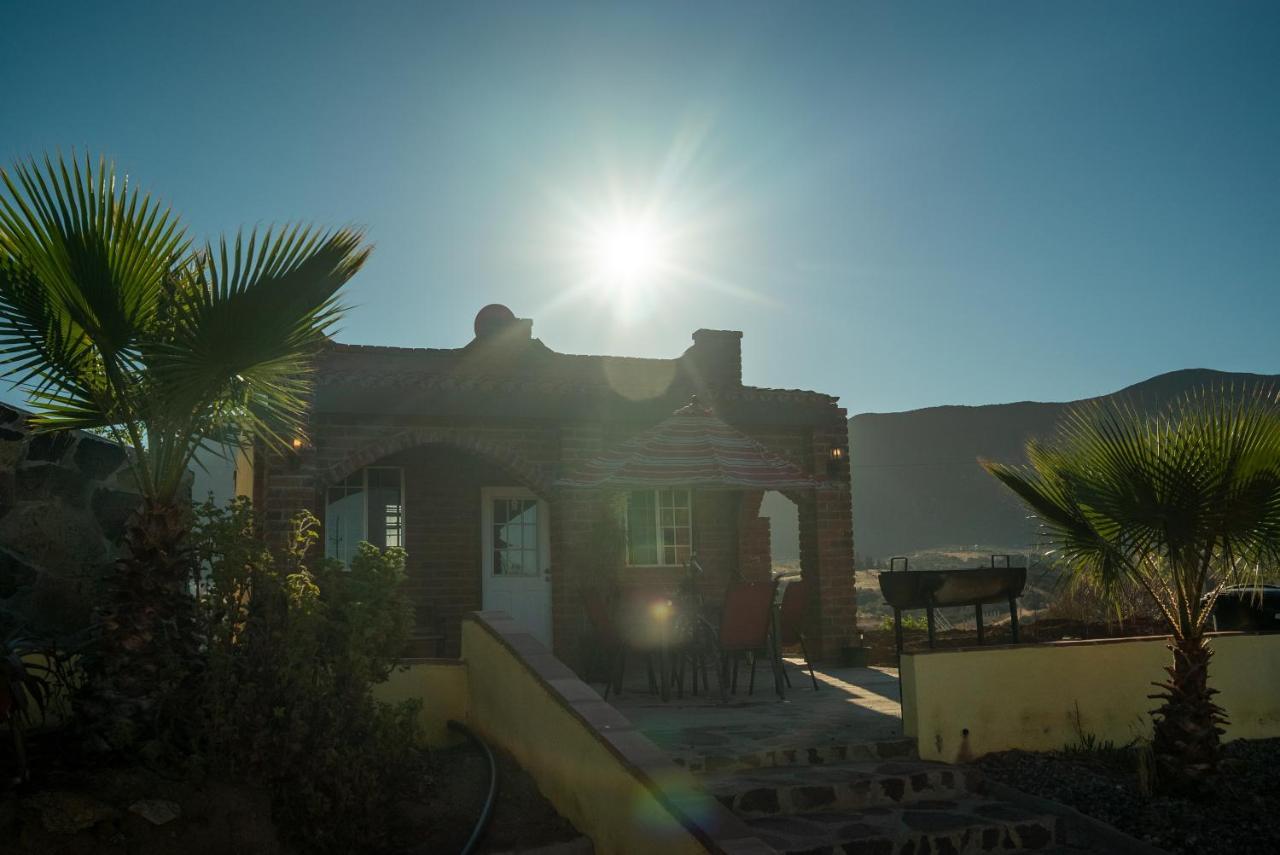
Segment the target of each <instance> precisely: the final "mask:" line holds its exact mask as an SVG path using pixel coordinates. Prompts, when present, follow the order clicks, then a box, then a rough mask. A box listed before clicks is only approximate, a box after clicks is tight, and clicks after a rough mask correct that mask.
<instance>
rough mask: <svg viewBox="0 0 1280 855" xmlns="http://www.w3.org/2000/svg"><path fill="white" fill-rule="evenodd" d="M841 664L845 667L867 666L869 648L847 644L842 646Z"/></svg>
mask: <svg viewBox="0 0 1280 855" xmlns="http://www.w3.org/2000/svg"><path fill="white" fill-rule="evenodd" d="M840 665H841V666H842V667H844V668H866V667H867V648H865V647H862V646H861V645H859V646H857V647H853V646H847V647H841V648H840Z"/></svg>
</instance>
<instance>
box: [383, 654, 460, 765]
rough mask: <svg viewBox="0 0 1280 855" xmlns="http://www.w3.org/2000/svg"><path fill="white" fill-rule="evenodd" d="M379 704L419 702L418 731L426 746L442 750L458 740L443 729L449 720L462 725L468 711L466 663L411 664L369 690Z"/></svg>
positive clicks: (438, 660)
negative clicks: (412, 700)
mask: <svg viewBox="0 0 1280 855" xmlns="http://www.w3.org/2000/svg"><path fill="white" fill-rule="evenodd" d="M373 695H374V697H375V698H377V699H378V700H380V701H385V702H387V703H396V702H398V701H404V700H411V699H417V700H421V701H422V712H421V720H422V728H423V733H424V735H425V737H426V741H427V744H428V745H433V746H444V745H449V744H452V743H454V742H457V741H458V740H459V739H461V738H462V737H460V736H459V735H458V734H456V733H453V732H452V731H450V730H449V729H448V727H447V726H446V722H448V721H449V719H453V720H455V721H461V722H465V721H466V720H467V710H468V709H469V708H470V694H469V689H468V686H467V666H466V663H464V662H462V661H460V660H457V659H425V660H414V661H410V662H408V663H406V664H405V665H404V666H403V667H400V668H397V669H396V670H394V671H392V672H391V676H389V677H388V678H387V680H386V682H383V683H379V684H378V685H376V686H374V687H373Z"/></svg>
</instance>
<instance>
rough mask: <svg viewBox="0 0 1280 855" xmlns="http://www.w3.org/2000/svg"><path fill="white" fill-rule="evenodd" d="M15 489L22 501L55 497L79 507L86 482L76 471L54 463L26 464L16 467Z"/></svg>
mask: <svg viewBox="0 0 1280 855" xmlns="http://www.w3.org/2000/svg"><path fill="white" fill-rule="evenodd" d="M15 474H16V481H15V490H16V494H17V495H18V496H21V497H22V499H23V501H30V500H32V499H56V500H58V501H61V502H66V503H67V504H68V505H74V506H76V507H79V506H80V505H82V504H84V498H85V493H86V492H87V491H88V483H87V482H86V481H85V479H84V478H83V477H82V476H81V475H80V474H79V473H78V472H75V471H73V470H71V469H66V468H64V467H62V466H59V465H58V464H56V463H36V464H27V465H25V466H21V467H19V468H18V471H17V472H16V473H15Z"/></svg>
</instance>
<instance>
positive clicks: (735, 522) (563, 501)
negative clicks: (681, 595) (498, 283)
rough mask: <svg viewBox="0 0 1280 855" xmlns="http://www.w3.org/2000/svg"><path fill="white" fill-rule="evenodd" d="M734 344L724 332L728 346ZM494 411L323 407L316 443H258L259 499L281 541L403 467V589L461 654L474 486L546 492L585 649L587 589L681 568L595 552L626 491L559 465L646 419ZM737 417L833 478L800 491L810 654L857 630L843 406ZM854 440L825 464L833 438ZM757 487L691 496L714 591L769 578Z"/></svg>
mask: <svg viewBox="0 0 1280 855" xmlns="http://www.w3.org/2000/svg"><path fill="white" fill-rule="evenodd" d="M728 344H729V343H726V346H727V345H728ZM598 415H599V414H593V417H591V418H582V419H579V420H568V419H565V420H562V421H551V420H545V419H543V420H520V419H517V418H509V419H498V418H486V419H477V420H472V421H467V420H461V419H451V420H444V419H431V418H422V417H417V418H411V417H404V416H391V415H389V414H386V413H354V414H352V413H332V412H326V413H321V414H318V415H316V416H315V417H313V422H312V424H311V425H310V437H311V442H310V444H309V445H308V446H307V447H305V448H304V449H302V450H301V451H299V452H296V453H289V454H283V455H282V454H269V455H263V454H261V453H259V455H258V456H257V461H258V464H259V465H257V466H255V468H254V482H255V489H254V500H255V503H256V504H258V506H259V508H260V509H261V511H262V513H263V517H264V519H265V522H266V525H267V529H268V535H269V536H270V537H271V538H272V539H273V540H275V541H276V542H278V541H279V539H280V537H281V534H282V532H283V530H284V522H285V521H286V520H287V519H288V517H289V516H291V515H292V514H293V513H294V512H295V511H296V510H297V509H299V508H303V507H305V508H309V509H311V510H312V511H313V512H314V513H315V514H316V515H317V516H318V517H321V518H323V496H324V488H325V486H326V485H328V484H332V483H334V482H337V481H340V480H341V479H343V478H344V477H346V475H348V474H350V473H351V472H353V471H356V470H358V469H359V468H361V467H363V466H368V465H374V464H378V465H402V466H404V467H405V469H406V473H405V474H406V490H407V493H408V495H407V496H406V519H407V522H406V524H407V529H408V531H407V543H406V546H407V549H408V552H409V555H410V559H409V568H408V571H409V580H408V582H407V585H408V590H409V591H410V592H411V594H412V596H413V597H414V598H415V600H416V601H417V602H418V604H419V612H420V614H421V615H423V620H424V622H425V621H431V622H433V623H434V625H435V627H436V628H438V629H439V630H440V631H441V632H442V633H443V635H444V644H443V652H444V653H445V654H446V655H455V654H456V652H457V649H458V643H459V642H458V639H459V635H458V625H459V621H460V620H461V618H462V616H463V615H464V614H465V613H466V612H468V611H470V610H474V609H478V608H481V607H482V605H483V604H482V602H481V578H480V574H481V563H480V531H479V510H480V489H481V488H482V487H484V486H503V485H513V484H519V485H522V486H526V487H529V488H530V489H532V490H533V491H534V492H535V493H537V494H538V495H540V496H542V497H543V498H545V499H547V500H548V501H549V502H550V509H551V578H552V607H551V608H552V624H553V632H554V636H555V639H554V647H555V651H556V653H557V655H559V656H561V657H562V658H564V659H566V660H567V661H569V662H571V663H579V662H581V639H582V637H583V634H584V632H585V630H586V627H587V622H586V618H585V615H584V609H583V593H584V591H585V590H587V589H589V588H592V587H603V586H608V585H611V584H613V583H614V581H615V580H616V582H617V583H618V584H621V585H623V586H625V587H633V588H643V587H650V588H660V589H665V590H670V589H672V588H673V587H674V585H675V584H676V583H677V582H678V581H679V578H680V575H681V572H682V571H681V569H680V568H624V569H621V570H619V568H618V567H617V564H618V562H617V561H613V560H611V559H610V558H609V557H608V556H601V555H599V554H598V551H597V547H596V545H595V543H596V539H595V537H594V535H593V527H594V526H595V525H596V522H597V520H598V519H599V517H600V515H601V513H602V506H603V505H605V504H607V503H608V502H610V501H614V502H616V501H617V499H618V497H616V496H615V497H612V498H611V497H609V496H606V495H601V494H594V493H590V492H583V491H557V490H555V489H553V487H552V484H553V483H554V481H555V478H556V477H558V475H559V474H560V472H562V471H565V470H567V469H569V468H572V467H574V466H575V465H576V464H578V463H580V462H582V461H585V460H588V459H591V458H593V457H595V456H597V455H599V454H601V453H602V452H604V451H605V450H607V449H608V448H610V447H612V446H613V445H614V444H616V443H617V442H619V441H621V440H622V439H624V438H626V437H628V436H630V435H632V434H634V433H636V432H638V431H640V430H643V429H645V428H647V427H649V424H650V423H636V422H631V421H617V420H615V421H610V420H609V419H607V418H602V417H596V416H598ZM738 426H739V427H740V428H742V429H743V430H745V431H746V432H748V433H750V434H751V435H752V436H754V437H755V438H756V439H758V440H759V441H761V442H762V443H764V444H765V445H767V446H768V447H769V448H770V449H771V450H773V451H775V452H776V453H778V454H780V455H781V456H783V457H786V458H788V459H790V460H792V461H794V462H796V463H797V464H799V465H800V466H801V467H802V468H804V469H806V470H807V471H810V472H814V473H816V474H817V475H818V476H819V477H823V478H830V479H832V484H831V489H826V490H821V491H812V490H810V491H802V493H801V494H799V495H795V496H792V497H791V498H792V499H793V500H795V501H796V502H797V504H798V505H799V508H800V512H799V517H800V524H801V552H802V565H803V572H804V573H805V575H806V576H807V577H809V578H813V579H815V580H816V583H817V584H816V585H815V598H816V599H817V600H818V602H817V603H816V605H817V606H818V608H817V609H816V610H815V613H816V614H820V615H821V621H820V625H819V626H817V627H815V628H814V630H813V632H812V633H811V634H812V635H813V637H814V638H815V639H816V643H815V645H814V651H815V655H824V656H835V655H838V651H839V648H840V646H841V645H842V644H844V643H847V641H848V639H849V638H851V637H852V636H853V635H854V619H855V616H856V615H855V611H854V609H855V605H854V603H855V600H854V595H853V543H852V530H851V526H852V520H851V512H850V507H849V492H848V477H849V471H848V454H847V445H848V440H847V432H846V430H845V421H844V411H843V410H841V409H838V408H836V407H829V408H826V409H825V410H824V411H823V414H822V418H820V419H814V420H811V421H810V422H809V423H802V424H797V425H796V426H794V427H784V426H779V425H773V426H770V427H762V428H759V429H756V428H753V426H752V425H749V424H739V425H738ZM832 447H840V448H842V449H845V450H846V453H845V455H844V457H843V460H842V461H841V462H839V463H838V464H837V465H836V466H835V468H834V469H832V468H831V465H830V463H829V461H830V459H831V458H830V450H831V448H832ZM760 500H761V494H760V493H759V492H755V491H752V492H747V493H742V492H736V491H700V492H697V493H695V496H694V508H693V519H694V546H695V548H696V549H697V552H698V555H699V558H700V560H701V562H702V564H703V566H704V568H705V569H706V575H705V576H704V578H703V582H702V584H703V588H704V592H705V593H706V595H707V596H708V597H709V598H718V597H719V596H720V595H721V594H722V592H723V591H724V588H725V586H726V585H728V584H729V583H730V581H731V580H732V579H733V578H735V576H737V575H740V576H741V577H742V578H746V579H760V578H768V573H769V568H770V552H769V548H770V544H769V527H768V520H767V519H763V518H761V517H760V516H759V507H760Z"/></svg>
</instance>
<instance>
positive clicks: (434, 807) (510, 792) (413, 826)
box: [0, 745, 580, 855]
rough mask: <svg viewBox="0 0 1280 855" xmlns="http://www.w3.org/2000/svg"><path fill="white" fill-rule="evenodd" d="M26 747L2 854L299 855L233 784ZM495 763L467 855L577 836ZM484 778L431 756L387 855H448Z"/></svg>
mask: <svg viewBox="0 0 1280 855" xmlns="http://www.w3.org/2000/svg"><path fill="white" fill-rule="evenodd" d="M35 748H36V750H35V751H34V752H33V757H32V760H33V761H34V762H33V766H35V767H36V770H37V773H36V775H35V776H34V781H33V782H32V783H28V784H24V785H22V786H20V787H13V786H9V787H0V852H4V853H5V855H9V853H13V855H91V853H92V855H226V853H240V852H244V853H250V852H251V853H254V855H301V853H300V850H298V849H297V848H296V847H293V846H290V845H289V843H288V835H287V834H283V833H281V832H282V829H280V828H278V827H277V826H276V824H275V822H274V820H273V817H272V811H271V799H270V796H269V794H268V793H267V792H266V791H265V790H263V789H260V788H256V787H253V786H250V785H247V784H244V783H241V782H228V781H216V780H205V781H201V782H199V783H193V782H191V781H189V780H184V779H181V778H175V777H172V776H168V777H167V776H165V775H161V774H158V773H156V772H153V771H149V770H146V769H142V768H139V767H127V768H110V769H107V768H93V769H84V768H80V769H76V768H69V767H66V764H60V762H59V759H58V757H57V756H56V752H54V751H48V750H43V748H44V746H36V747H35ZM2 753H3V752H0V754H2ZM495 753H496V754H497V758H496V759H497V763H498V782H499V783H498V791H497V799H496V802H495V805H494V810H493V814H492V817H491V819H490V822H489V826H488V830H487V831H486V833H485V835H484V836H483V837H482V838H481V840H480V842H479V846H478V847H477V850H476V851H478V852H506V851H511V850H519V849H522V848H527V847H533V846H542V845H547V844H551V843H559V842H563V841H569V840H573V839H574V838H577V837H579V836H580V835H579V834H578V832H577V831H576V830H575V829H574V827H573V825H572V824H570V823H569V822H568V821H567V820H565V819H563V818H562V817H560V815H559V814H558V813H556V811H555V809H554V808H553V807H552V806H551V805H550V804H549V803H548V802H547V800H546V799H545V798H543V797H542V794H541V793H539V792H538V788H537V786H536V784H534V782H533V780H532V779H531V778H530V777H529V776H528V774H526V773H525V772H524V770H522V769H521V768H520V767H519V766H518V765H517V764H516V763H515V761H514V760H512V759H511V758H510V757H508V756H507V755H505V754H502V753H500V752H495ZM11 760H12V758H11V757H6V756H0V774H3V773H6V772H9V771H12V765H11V763H10V764H6V762H5V761H11ZM60 766H61V768H60ZM488 774H489V771H488V764H487V762H486V761H485V759H484V756H483V754H482V753H481V752H480V751H479V750H478V749H476V748H474V747H472V746H470V745H463V746H460V747H457V748H452V749H447V750H439V751H434V752H431V754H430V757H429V759H428V760H427V763H426V778H427V779H428V780H429V782H430V783H429V785H428V786H427V787H426V788H425V789H426V795H425V798H417V799H414V800H405V801H403V802H400V803H399V804H397V805H396V806H395V807H396V809H395V811H394V815H395V816H396V827H395V828H394V830H393V831H394V833H393V835H392V839H393V841H394V848H393V849H391V850H390V851H391V852H394V853H400V852H403V853H422V855H425V853H450V852H457V851H460V850H461V848H462V846H463V844H464V843H465V842H466V840H467V838H468V837H469V836H470V834H471V831H472V828H473V826H474V824H475V822H476V820H477V819H478V817H479V815H480V811H481V807H482V805H483V803H484V798H485V795H486V793H487V790H488V784H489V781H488ZM148 816H149V817H150V819H149V818H147V817H148ZM157 821H159V822H157Z"/></svg>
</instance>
